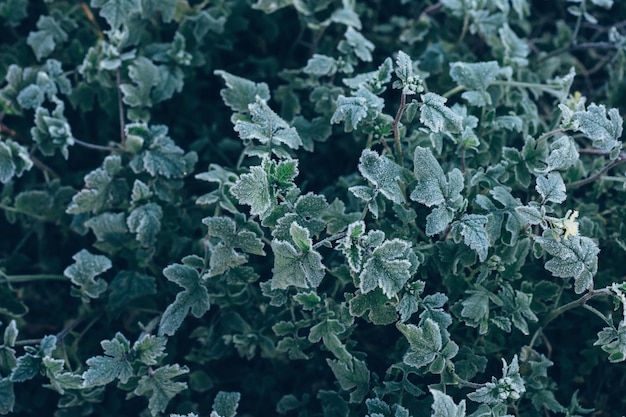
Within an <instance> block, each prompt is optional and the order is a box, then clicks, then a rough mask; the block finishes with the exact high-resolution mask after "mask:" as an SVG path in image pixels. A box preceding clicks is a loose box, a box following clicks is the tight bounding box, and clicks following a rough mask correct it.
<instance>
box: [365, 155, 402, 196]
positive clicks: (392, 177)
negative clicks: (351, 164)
mask: <svg viewBox="0 0 626 417" xmlns="http://www.w3.org/2000/svg"><path fill="white" fill-rule="evenodd" d="M359 171H360V172H361V175H363V177H364V178H365V179H367V180H368V181H370V182H371V183H373V184H374V185H375V186H376V189H377V190H378V191H380V193H381V194H383V195H384V196H385V197H387V198H388V199H389V200H391V201H393V202H394V203H398V204H402V203H404V195H403V193H402V189H401V188H400V184H399V183H400V181H402V179H401V174H402V167H401V166H400V165H398V164H396V163H395V162H393V161H392V160H391V159H389V158H387V157H385V156H380V155H378V153H376V152H375V151H372V150H370V149H364V150H363V152H362V153H361V158H359Z"/></svg>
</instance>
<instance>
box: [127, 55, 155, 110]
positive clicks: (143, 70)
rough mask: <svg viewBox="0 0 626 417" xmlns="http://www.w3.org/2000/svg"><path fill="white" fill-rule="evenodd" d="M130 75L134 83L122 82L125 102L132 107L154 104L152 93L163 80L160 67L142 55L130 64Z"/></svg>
mask: <svg viewBox="0 0 626 417" xmlns="http://www.w3.org/2000/svg"><path fill="white" fill-rule="evenodd" d="M128 76H129V78H130V79H131V81H132V82H133V84H127V83H124V84H121V85H120V90H121V91H122V93H123V95H124V97H123V100H124V103H126V104H128V105H129V106H131V107H138V106H148V107H150V106H152V100H151V98H150V93H151V91H152V89H153V88H154V87H156V86H157V85H158V84H159V82H160V81H161V79H160V76H159V68H158V67H157V66H156V65H155V64H153V63H152V61H151V60H149V59H148V58H146V57H143V56H140V57H137V58H135V60H134V61H133V62H132V63H131V64H130V66H129V68H128Z"/></svg>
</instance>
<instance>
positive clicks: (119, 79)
mask: <svg viewBox="0 0 626 417" xmlns="http://www.w3.org/2000/svg"><path fill="white" fill-rule="evenodd" d="M115 77H116V82H117V106H118V108H119V112H120V138H121V145H122V148H123V147H124V146H125V145H126V122H125V120H124V102H123V101H122V89H121V88H120V86H121V85H122V74H121V71H120V67H117V69H116V70H115Z"/></svg>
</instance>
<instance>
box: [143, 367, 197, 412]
mask: <svg viewBox="0 0 626 417" xmlns="http://www.w3.org/2000/svg"><path fill="white" fill-rule="evenodd" d="M188 372H189V369H188V368H187V367H186V366H182V367H181V366H180V365H178V364H175V365H165V366H161V367H160V368H157V369H155V370H152V371H151V372H148V373H147V374H146V375H144V376H142V377H141V379H139V381H138V382H137V388H135V390H134V391H133V394H135V395H143V396H147V397H148V409H149V410H150V414H152V416H158V415H160V413H162V412H163V411H165V409H166V408H167V405H168V404H169V402H170V400H171V399H172V398H174V396H176V394H178V393H179V392H181V391H184V390H186V389H187V383H186V382H177V381H173V379H174V378H176V377H179V376H181V375H185V374H187V373H188Z"/></svg>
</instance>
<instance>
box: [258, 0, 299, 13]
mask: <svg viewBox="0 0 626 417" xmlns="http://www.w3.org/2000/svg"><path fill="white" fill-rule="evenodd" d="M292 5H293V0H257V2H256V3H254V4H253V5H252V8H253V9H258V10H262V11H263V12H264V13H267V14H269V13H274V12H275V11H276V10H279V9H282V8H283V7H287V6H292Z"/></svg>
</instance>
